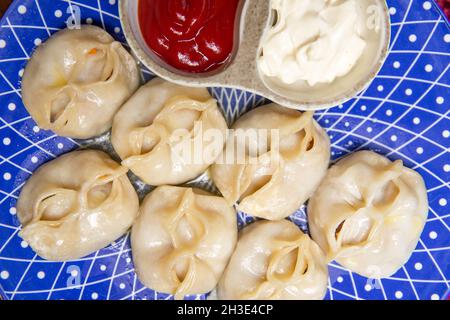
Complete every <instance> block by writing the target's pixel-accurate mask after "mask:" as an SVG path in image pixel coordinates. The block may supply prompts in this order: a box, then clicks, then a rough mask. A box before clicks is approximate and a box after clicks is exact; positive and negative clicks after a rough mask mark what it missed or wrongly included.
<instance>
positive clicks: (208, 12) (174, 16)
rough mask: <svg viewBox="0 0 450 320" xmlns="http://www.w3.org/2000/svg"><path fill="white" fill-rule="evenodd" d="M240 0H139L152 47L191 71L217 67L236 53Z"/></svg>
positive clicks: (141, 21)
mask: <svg viewBox="0 0 450 320" xmlns="http://www.w3.org/2000/svg"><path fill="white" fill-rule="evenodd" d="M239 1H240V0H139V10H138V11H139V24H140V27H141V31H142V33H143V36H144V39H145V41H146V42H147V44H148V46H149V47H150V49H151V50H152V51H153V52H154V53H155V54H156V55H157V56H159V57H160V58H161V59H162V60H163V61H165V62H166V63H167V64H169V65H171V66H172V67H174V68H176V69H178V70H182V71H185V72H190V73H203V72H207V71H212V70H215V69H217V68H219V67H221V66H222V65H223V64H225V63H226V62H228V60H229V59H230V58H231V56H232V53H233V47H234V39H235V22H236V18H237V10H238V5H239Z"/></svg>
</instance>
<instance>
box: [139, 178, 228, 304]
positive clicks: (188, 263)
mask: <svg viewBox="0 0 450 320" xmlns="http://www.w3.org/2000/svg"><path fill="white" fill-rule="evenodd" d="M236 239H237V223H236V213H235V211H234V210H233V209H232V208H231V207H230V206H228V204H227V203H226V202H225V200H223V198H221V197H217V196H213V195H210V194H207V193H205V192H202V191H200V190H196V189H190V188H179V187H159V188H157V189H156V190H155V191H153V192H152V193H150V195H148V196H147V198H146V199H145V200H144V203H143V204H142V206H141V209H140V215H139V218H138V219H137V221H136V223H135V224H134V226H133V230H132V232H131V246H132V250H133V260H134V265H135V267H136V273H137V275H138V277H139V279H140V280H141V282H142V283H144V284H145V285H146V286H147V287H149V288H151V289H153V290H156V291H158V292H164V293H168V294H174V295H175V298H176V299H181V298H183V297H184V296H186V295H192V294H202V293H207V292H209V291H211V290H213V289H214V288H215V287H216V285H217V282H218V281H219V279H220V277H221V275H222V273H223V270H224V269H225V266H226V264H227V263H228V260H229V258H230V256H231V254H232V253H233V250H234V247H235V245H236Z"/></svg>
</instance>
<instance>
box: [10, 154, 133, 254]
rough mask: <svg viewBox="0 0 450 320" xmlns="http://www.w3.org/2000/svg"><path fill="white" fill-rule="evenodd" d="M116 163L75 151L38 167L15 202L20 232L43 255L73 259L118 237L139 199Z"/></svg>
mask: <svg viewBox="0 0 450 320" xmlns="http://www.w3.org/2000/svg"><path fill="white" fill-rule="evenodd" d="M127 171H128V169H126V168H124V167H121V166H120V165H118V164H117V163H116V162H115V161H113V160H112V159H111V158H110V157H109V156H108V155H107V154H105V153H103V152H100V151H93V150H91V151H75V152H72V153H69V154H66V155H63V156H61V157H59V158H57V159H56V160H53V161H51V162H49V163H47V164H45V165H44V166H42V167H41V168H39V169H38V170H37V171H36V172H35V173H34V174H33V176H32V177H31V178H30V179H29V180H28V182H27V183H26V184H25V186H24V188H23V190H22V192H21V193H20V197H19V201H18V203H17V216H18V218H19V220H20V222H21V223H22V231H21V232H20V233H19V235H20V236H21V237H22V238H23V239H24V240H25V241H26V242H28V243H29V245H30V246H31V248H33V250H34V251H35V252H36V253H37V254H38V255H39V256H41V257H42V258H44V259H47V260H53V261H66V260H73V259H78V258H81V257H84V256H86V255H89V254H91V253H93V252H95V251H97V250H99V249H101V248H103V247H105V246H107V245H108V244H109V243H111V242H112V241H114V240H116V239H118V238H119V237H121V236H122V235H123V234H125V233H126V232H127V230H128V229H129V228H130V227H131V225H132V224H133V222H134V220H135V218H136V216H137V213H138V211H139V200H138V197H137V194H136V191H135V190H134V188H133V186H132V185H131V183H130V181H129V180H128V177H127Z"/></svg>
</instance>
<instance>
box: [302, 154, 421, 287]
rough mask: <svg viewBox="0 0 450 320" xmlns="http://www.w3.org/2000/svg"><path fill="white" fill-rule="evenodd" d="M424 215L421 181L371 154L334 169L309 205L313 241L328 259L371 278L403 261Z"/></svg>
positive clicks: (353, 157)
mask: <svg viewBox="0 0 450 320" xmlns="http://www.w3.org/2000/svg"><path fill="white" fill-rule="evenodd" d="M427 212H428V200H427V192H426V189H425V184H424V181H423V179H422V177H421V176H420V175H419V174H418V173H417V172H415V171H413V170H411V169H408V168H405V167H404V166H403V163H402V161H400V160H398V161H395V162H391V161H390V160H389V159H387V158H385V157H383V156H381V155H379V154H376V153H374V152H371V151H361V152H357V153H355V154H352V155H350V156H348V157H346V158H344V159H343V160H341V161H339V162H338V163H337V164H336V165H334V166H333V167H332V168H331V169H330V171H329V172H328V174H327V176H326V178H325V179H324V180H323V182H322V183H321V185H320V187H319V189H318V190H317V192H316V193H315V194H314V196H313V197H312V198H311V200H310V201H309V205H308V218H309V226H310V230H311V235H312V238H313V239H314V240H315V241H317V243H318V244H319V245H320V246H321V247H322V249H323V250H324V251H325V252H326V254H327V255H328V258H329V259H330V260H331V259H336V260H337V262H339V263H340V264H341V265H343V266H344V267H346V268H348V269H350V270H351V271H353V272H356V273H358V274H360V275H363V276H366V277H369V278H373V279H378V278H385V277H389V276H391V275H392V274H394V273H395V272H396V271H397V270H398V269H399V268H401V266H402V265H403V264H405V263H406V262H407V260H408V259H409V257H410V256H411V253H412V251H413V250H414V248H415V247H416V245H417V242H418V239H419V237H420V234H421V233H422V230H423V228H424V225H425V221H426V217H427Z"/></svg>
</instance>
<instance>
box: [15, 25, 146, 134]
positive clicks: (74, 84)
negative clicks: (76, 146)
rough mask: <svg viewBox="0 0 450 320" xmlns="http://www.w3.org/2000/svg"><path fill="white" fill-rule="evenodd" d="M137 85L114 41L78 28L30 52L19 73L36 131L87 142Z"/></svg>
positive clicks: (131, 67) (128, 61)
mask: <svg viewBox="0 0 450 320" xmlns="http://www.w3.org/2000/svg"><path fill="white" fill-rule="evenodd" d="M139 82H140V76H139V72H138V69H137V66H136V63H135V61H134V59H133V58H132V57H131V55H130V54H129V53H128V52H127V51H126V50H125V49H124V48H123V47H122V45H121V44H120V43H119V42H116V41H114V39H113V38H112V37H111V36H110V35H109V34H108V33H107V32H106V31H104V30H103V29H100V28H98V27H95V26H82V27H81V29H74V30H70V29H65V30H63V31H59V32H57V33H56V34H55V35H53V36H52V37H51V38H50V39H49V40H48V41H46V42H45V43H44V44H43V45H41V46H39V47H38V48H37V49H36V51H35V53H34V54H33V56H32V58H31V60H30V61H29V62H28V65H27V67H26V68H25V72H24V75H23V81H22V94H23V102H24V104H25V107H26V108H27V110H28V112H29V113H30V114H31V116H32V117H33V119H34V120H35V121H36V122H37V124H38V125H39V127H41V128H43V129H45V130H53V131H54V132H55V133H57V134H58V135H61V136H66V137H71V138H79V139H87V138H92V137H94V136H98V135H100V134H102V133H104V132H106V131H108V130H109V129H110V128H111V124H112V120H113V117H114V115H115V114H116V112H117V110H118V109H119V108H120V107H121V106H122V104H123V103H124V102H125V101H126V100H127V99H128V98H129V97H130V96H131V95H132V94H133V92H134V91H135V90H136V89H137V88H138V86H139Z"/></svg>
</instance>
